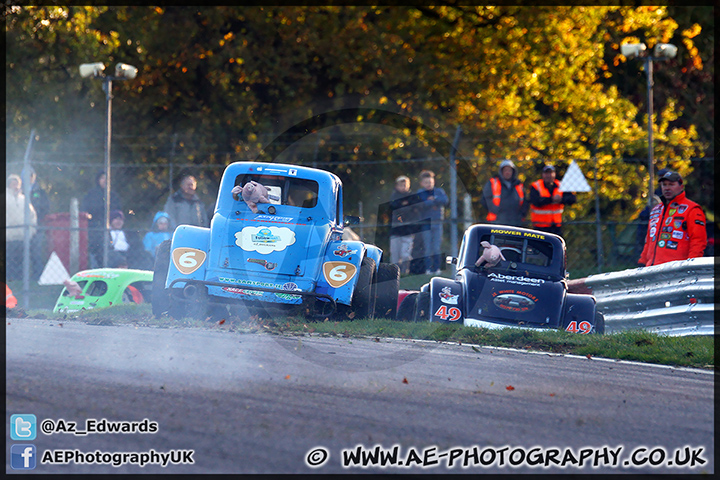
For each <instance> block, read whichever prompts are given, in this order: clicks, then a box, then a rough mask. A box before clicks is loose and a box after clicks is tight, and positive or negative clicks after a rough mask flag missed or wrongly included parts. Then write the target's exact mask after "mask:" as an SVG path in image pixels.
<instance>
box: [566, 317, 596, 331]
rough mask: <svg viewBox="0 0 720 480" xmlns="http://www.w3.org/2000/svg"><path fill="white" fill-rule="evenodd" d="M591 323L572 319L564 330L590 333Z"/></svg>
mask: <svg viewBox="0 0 720 480" xmlns="http://www.w3.org/2000/svg"><path fill="white" fill-rule="evenodd" d="M592 328H593V327H592V324H591V323H590V322H585V321H583V322H580V323H578V322H577V321H575V320H573V321H572V322H570V323H569V324H568V326H567V327H566V328H565V331H566V332H572V333H582V334H586V333H590V332H591V331H592Z"/></svg>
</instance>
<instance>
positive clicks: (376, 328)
mask: <svg viewBox="0 0 720 480" xmlns="http://www.w3.org/2000/svg"><path fill="white" fill-rule="evenodd" d="M14 310H16V311H15V312H13V311H11V310H8V311H7V316H8V321H10V320H11V319H12V317H18V316H20V317H23V316H25V317H31V318H45V319H51V320H57V321H62V320H64V319H72V320H78V321H82V322H85V323H88V324H91V325H136V326H154V327H161V328H208V327H211V328H217V329H221V330H225V331H229V332H237V333H253V332H265V333H270V334H276V335H301V336H302V335H322V336H337V337H343V338H347V337H356V338H359V337H369V338H402V339H416V340H430V341H438V342H456V343H459V344H469V345H480V346H495V347H508V348H517V349H525V350H534V351H542V352H549V353H557V354H572V355H581V356H589V357H603V358H610V359H616V360H632V361H638V362H646V363H655V364H661V365H669V366H676V367H694V368H702V369H710V370H713V369H714V368H715V345H714V343H715V342H714V337H712V336H684V337H669V336H665V335H658V334H654V333H650V332H646V331H640V330H637V331H626V332H621V333H614V334H608V335H578V334H572V333H568V332H565V331H560V330H547V331H534V330H520V329H515V328H505V329H499V330H495V329H492V330H491V329H486V328H475V327H465V326H461V325H452V324H440V323H425V322H423V323H412V322H397V321H393V320H387V319H374V320H354V321H342V322H338V321H308V320H307V319H305V318H302V317H284V318H273V319H270V318H264V319H263V318H258V317H252V318H249V319H241V318H238V317H233V316H228V318H225V319H222V320H220V321H200V320H193V319H182V320H175V319H173V318H169V317H163V318H160V319H156V318H155V317H153V315H152V312H151V309H150V306H149V305H133V304H128V305H117V306H114V307H110V308H105V309H98V310H87V311H83V312H79V313H77V314H67V315H66V314H54V313H52V312H48V311H30V312H28V313H27V314H26V313H24V312H22V310H18V309H14Z"/></svg>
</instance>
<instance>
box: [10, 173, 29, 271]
mask: <svg viewBox="0 0 720 480" xmlns="http://www.w3.org/2000/svg"><path fill="white" fill-rule="evenodd" d="M29 215H30V217H29V218H25V195H24V194H23V193H22V180H21V179H20V176H19V175H16V174H14V173H13V174H10V175H8V178H7V189H6V190H5V225H6V228H5V272H6V273H5V277H6V279H7V280H17V279H20V278H22V265H23V251H24V241H25V229H24V228H22V226H24V225H26V224H27V225H29V226H30V238H32V236H33V235H35V231H36V230H35V226H36V225H37V214H36V213H35V208H34V207H33V206H32V204H30V213H29Z"/></svg>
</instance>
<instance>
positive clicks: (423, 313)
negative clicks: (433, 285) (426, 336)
mask: <svg viewBox="0 0 720 480" xmlns="http://www.w3.org/2000/svg"><path fill="white" fill-rule="evenodd" d="M414 318H415V321H416V322H429V321H430V292H420V293H418V295H417V298H416V299H415V315H414Z"/></svg>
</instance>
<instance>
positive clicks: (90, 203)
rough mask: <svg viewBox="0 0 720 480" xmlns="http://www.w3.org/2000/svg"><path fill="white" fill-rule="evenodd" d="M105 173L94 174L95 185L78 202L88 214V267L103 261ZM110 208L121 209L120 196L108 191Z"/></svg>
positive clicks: (95, 265)
mask: <svg viewBox="0 0 720 480" xmlns="http://www.w3.org/2000/svg"><path fill="white" fill-rule="evenodd" d="M106 186H107V175H106V174H105V172H104V171H101V172H98V174H97V175H96V176H95V186H94V187H93V188H91V189H90V190H89V191H88V192H87V194H86V195H85V197H83V200H82V203H81V204H80V211H81V212H87V213H89V214H90V219H89V220H88V230H89V231H88V253H89V254H90V255H89V256H90V268H98V267H100V266H102V262H103V256H104V253H105V252H104V251H103V245H104V244H105V188H106ZM110 210H122V204H121V202H120V197H119V196H118V195H117V194H116V193H115V192H110Z"/></svg>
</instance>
